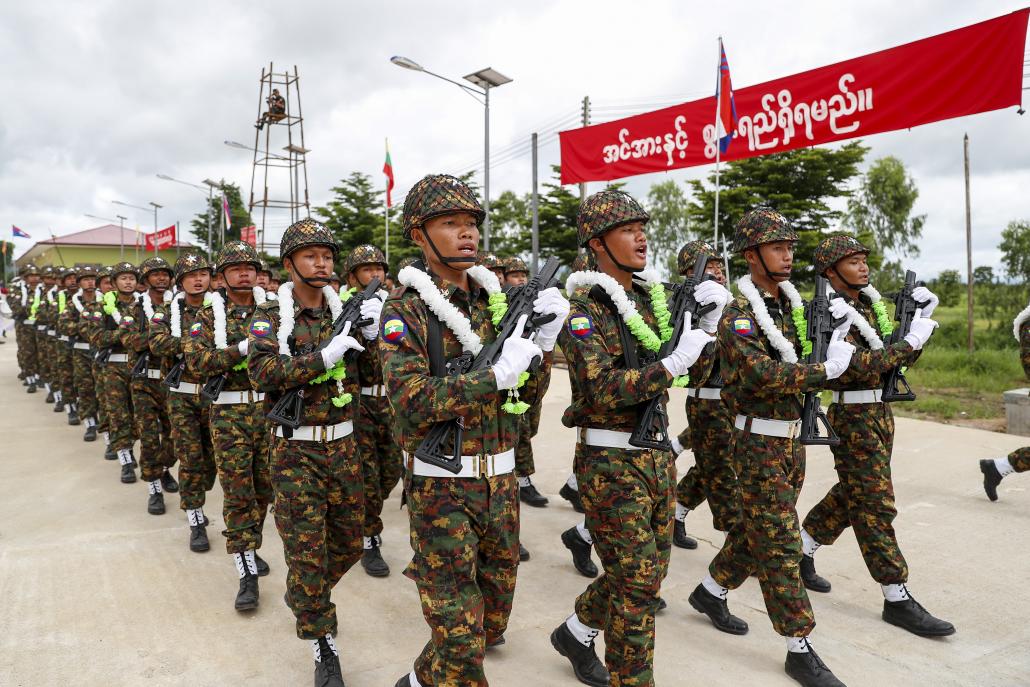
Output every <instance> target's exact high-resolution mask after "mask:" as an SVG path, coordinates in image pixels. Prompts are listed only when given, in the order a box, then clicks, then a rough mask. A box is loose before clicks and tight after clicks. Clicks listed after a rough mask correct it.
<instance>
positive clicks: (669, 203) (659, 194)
mask: <svg viewBox="0 0 1030 687" xmlns="http://www.w3.org/2000/svg"><path fill="white" fill-rule="evenodd" d="M687 206H688V202H687V196H686V194H685V193H684V192H683V190H682V189H681V188H680V186H679V184H677V183H676V182H675V181H672V180H671V179H670V180H668V181H663V182H660V183H657V184H654V185H652V186H651V189H650V190H649V191H648V192H647V212H648V214H649V215H651V220H650V221H649V222H648V223H647V250H648V253H649V257H650V258H651V264H653V265H655V266H659V267H660V268H661V269H662V271H663V272H665V271H667V273H668V274H676V254H677V253H678V252H679V249H680V247H681V246H682V245H683V244H684V243H686V242H687V241H688V240H689V239H690V238H691V236H690V219H689V217H688V215H687Z"/></svg>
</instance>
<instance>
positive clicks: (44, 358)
mask: <svg viewBox="0 0 1030 687" xmlns="http://www.w3.org/2000/svg"><path fill="white" fill-rule="evenodd" d="M56 292H57V269H56V268H55V267H54V266H53V265H47V266H46V267H44V268H43V297H42V298H41V299H40V302H39V307H38V308H37V310H36V347H37V349H38V353H37V355H38V359H39V374H40V377H41V378H42V380H43V387H44V388H45V389H46V392H47V394H46V398H45V399H44V402H45V403H54V402H55V401H56V400H57V399H56V393H55V392H58V389H57V388H56V385H55V384H54V350H53V349H54V347H53V341H54V334H55V333H56V332H55V330H54V324H55V322H56V320H55V319H54V314H55V311H56V309H57V300H56V297H55V294H56Z"/></svg>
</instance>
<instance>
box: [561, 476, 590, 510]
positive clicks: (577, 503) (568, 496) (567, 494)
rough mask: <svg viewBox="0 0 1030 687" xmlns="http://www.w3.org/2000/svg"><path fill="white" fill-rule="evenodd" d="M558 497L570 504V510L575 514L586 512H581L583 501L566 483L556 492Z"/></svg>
mask: <svg viewBox="0 0 1030 687" xmlns="http://www.w3.org/2000/svg"><path fill="white" fill-rule="evenodd" d="M558 496H560V497H562V498H563V499H565V500H566V501H568V502H569V503H571V504H572V510H574V511H576V512H577V513H585V512H586V511H584V510H583V499H582V498H580V496H579V492H578V491H576V490H575V489H573V488H572V487H570V486H569V485H568V483H566V484H563V485H562V487H561V489H560V490H559V491H558Z"/></svg>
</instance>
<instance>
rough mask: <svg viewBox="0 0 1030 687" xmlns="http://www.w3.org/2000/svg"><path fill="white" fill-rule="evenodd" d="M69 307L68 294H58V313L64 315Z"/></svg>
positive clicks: (59, 292)
mask: <svg viewBox="0 0 1030 687" xmlns="http://www.w3.org/2000/svg"><path fill="white" fill-rule="evenodd" d="M67 307H68V294H66V293H65V292H64V291H58V292H57V312H59V313H63V312H64V309H65V308H67Z"/></svg>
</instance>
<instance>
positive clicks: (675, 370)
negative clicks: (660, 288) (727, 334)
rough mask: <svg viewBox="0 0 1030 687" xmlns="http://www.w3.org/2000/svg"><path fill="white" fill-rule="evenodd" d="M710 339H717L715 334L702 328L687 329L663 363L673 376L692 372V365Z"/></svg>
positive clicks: (663, 359)
mask: <svg viewBox="0 0 1030 687" xmlns="http://www.w3.org/2000/svg"><path fill="white" fill-rule="evenodd" d="M710 341H715V337H714V336H709V334H708V333H707V332H705V331H703V330H701V329H685V330H683V333H682V334H680V340H679V341H677V342H676V348H675V349H673V351H672V353H670V354H669V355H668V356H666V357H664V358H662V365H664V366H665V369H666V370H668V371H669V374H671V375H672V376H673V377H679V376H680V375H685V374H687V373H688V372H690V366H691V365H693V364H694V363H696V362H697V359H698V358H700V357H701V351H703V350H704V348H705V346H707V345H708V343H709V342H710Z"/></svg>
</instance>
